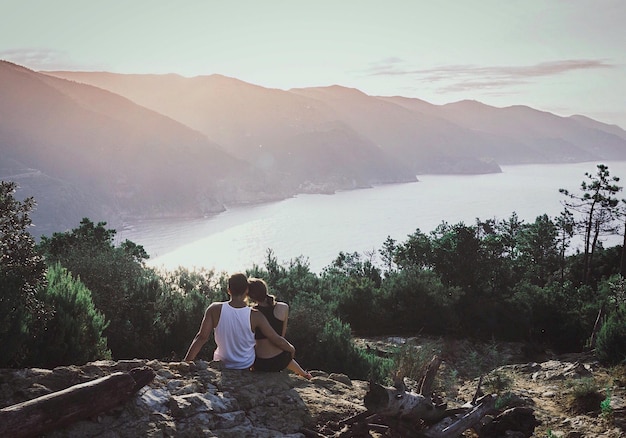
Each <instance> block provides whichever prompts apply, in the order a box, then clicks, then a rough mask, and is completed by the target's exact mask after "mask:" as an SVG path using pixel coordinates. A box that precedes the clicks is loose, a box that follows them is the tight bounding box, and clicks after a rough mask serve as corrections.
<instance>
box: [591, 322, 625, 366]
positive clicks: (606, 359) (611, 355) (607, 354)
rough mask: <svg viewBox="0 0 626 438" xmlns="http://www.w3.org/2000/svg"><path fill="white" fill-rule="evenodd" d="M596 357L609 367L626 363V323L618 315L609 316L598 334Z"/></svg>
mask: <svg viewBox="0 0 626 438" xmlns="http://www.w3.org/2000/svg"><path fill="white" fill-rule="evenodd" d="M596 356H597V357H598V360H599V361H600V362H603V363H605V364H607V365H617V364H620V363H626V321H624V320H623V318H620V315H619V314H618V313H615V314H613V315H611V316H609V318H608V319H607V321H606V322H605V323H604V325H603V326H602V328H601V329H600V331H599V332H598V338H597V340H596Z"/></svg>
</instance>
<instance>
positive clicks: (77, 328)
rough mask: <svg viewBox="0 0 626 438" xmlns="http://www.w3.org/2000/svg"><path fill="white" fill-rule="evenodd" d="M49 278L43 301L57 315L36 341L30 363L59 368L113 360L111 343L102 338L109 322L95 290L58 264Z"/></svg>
mask: <svg viewBox="0 0 626 438" xmlns="http://www.w3.org/2000/svg"><path fill="white" fill-rule="evenodd" d="M47 278H48V286H47V287H46V288H45V289H43V290H42V291H41V293H40V299H41V301H42V302H43V303H44V304H45V305H46V306H49V307H50V308H51V309H52V310H53V312H54V315H53V316H52V318H51V319H50V320H49V321H48V322H47V325H46V329H45V330H44V331H43V332H42V333H41V336H40V337H39V338H37V339H36V341H35V342H36V346H37V348H36V349H33V353H32V356H31V359H30V361H31V362H32V363H34V364H36V365H38V366H45V367H55V366H59V365H70V364H84V363H86V362H88V361H92V360H97V359H110V358H111V352H110V351H109V350H108V348H107V340H106V338H105V337H103V336H102V332H103V331H104V329H105V328H106V326H107V323H106V322H105V319H104V315H103V314H102V313H101V312H99V311H98V310H96V308H95V306H94V304H93V301H92V299H91V291H90V290H89V289H87V287H86V286H85V285H84V284H83V283H82V282H81V281H80V280H75V279H74V278H72V275H71V274H70V273H69V272H68V271H67V270H66V269H65V268H63V267H61V265H60V264H58V263H57V264H55V265H53V266H51V267H50V268H48V273H47Z"/></svg>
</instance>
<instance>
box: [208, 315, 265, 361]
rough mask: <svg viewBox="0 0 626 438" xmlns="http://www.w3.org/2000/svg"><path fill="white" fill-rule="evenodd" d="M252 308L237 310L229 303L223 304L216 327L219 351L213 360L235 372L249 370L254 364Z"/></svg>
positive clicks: (214, 354)
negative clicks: (251, 323) (251, 324)
mask: <svg viewBox="0 0 626 438" xmlns="http://www.w3.org/2000/svg"><path fill="white" fill-rule="evenodd" d="M251 310H252V309H251V308H250V307H248V306H246V307H241V308H235V307H233V306H231V305H230V304H228V303H224V304H222V311H221V313H220V320H219V322H218V323H217V327H215V343H216V344H217V346H218V347H217V349H216V350H215V352H214V353H213V360H219V361H222V362H223V363H224V366H225V367H226V368H230V369H235V370H244V369H248V368H250V367H251V366H252V364H253V363H254V345H255V340H254V332H253V331H252V327H250V312H251Z"/></svg>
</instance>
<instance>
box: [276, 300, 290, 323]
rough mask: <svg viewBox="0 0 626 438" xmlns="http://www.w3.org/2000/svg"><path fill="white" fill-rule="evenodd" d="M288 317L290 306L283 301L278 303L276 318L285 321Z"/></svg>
mask: <svg viewBox="0 0 626 438" xmlns="http://www.w3.org/2000/svg"><path fill="white" fill-rule="evenodd" d="M288 315H289V304H287V303H283V302H282V301H279V302H278V303H276V307H274V316H276V318H278V319H281V320H284V319H286V318H287V316H288Z"/></svg>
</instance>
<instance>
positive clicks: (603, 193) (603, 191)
mask: <svg viewBox="0 0 626 438" xmlns="http://www.w3.org/2000/svg"><path fill="white" fill-rule="evenodd" d="M597 168H598V171H597V173H596V174H595V175H591V174H590V173H588V172H585V177H587V179H588V181H584V180H583V182H582V183H581V185H580V189H581V191H582V194H575V193H570V192H569V191H568V190H566V189H559V192H560V193H562V194H564V195H565V196H567V197H568V198H569V201H564V202H563V203H564V205H565V207H566V208H570V209H572V210H574V211H577V212H578V213H580V215H581V218H580V220H579V221H578V222H577V226H578V228H579V229H581V230H582V232H583V238H584V258H583V279H582V280H583V283H584V284H587V283H588V281H589V272H590V270H591V263H592V261H593V254H594V251H595V249H596V247H597V244H598V239H599V237H600V236H602V235H607V234H608V235H610V234H615V233H616V232H617V228H616V224H615V220H616V219H617V217H618V216H619V199H617V198H616V197H615V195H616V194H617V192H619V191H620V190H622V187H620V186H618V185H617V184H616V183H617V182H618V181H619V178H618V177H616V176H614V177H611V175H610V172H609V168H608V166H606V165H605V164H598V165H597Z"/></svg>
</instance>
